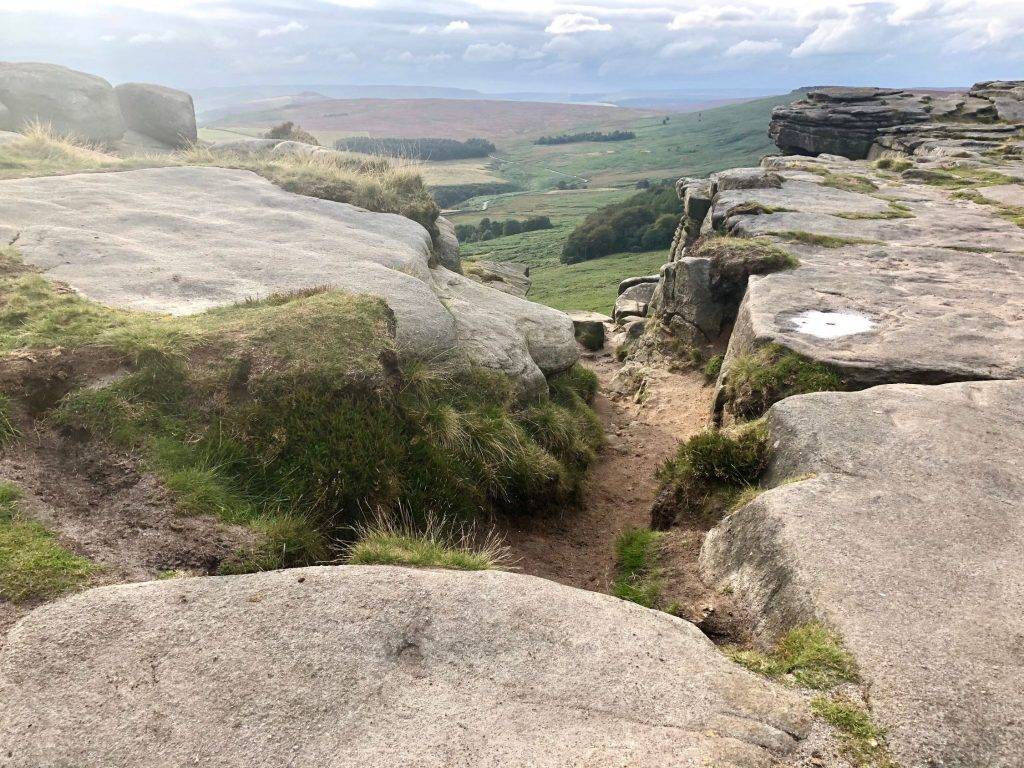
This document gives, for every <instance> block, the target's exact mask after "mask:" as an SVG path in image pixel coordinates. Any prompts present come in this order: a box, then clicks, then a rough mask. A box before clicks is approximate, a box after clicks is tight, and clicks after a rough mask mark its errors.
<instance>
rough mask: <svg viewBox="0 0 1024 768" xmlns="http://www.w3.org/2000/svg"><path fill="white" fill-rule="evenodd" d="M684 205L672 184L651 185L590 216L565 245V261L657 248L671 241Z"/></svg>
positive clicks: (563, 249)
mask: <svg viewBox="0 0 1024 768" xmlns="http://www.w3.org/2000/svg"><path fill="white" fill-rule="evenodd" d="M682 214H683V204H682V202H681V201H680V200H679V196H678V195H677V194H676V191H675V189H674V187H673V186H672V185H670V184H658V185H653V186H651V188H650V189H646V190H644V191H643V192H640V193H639V194H636V195H633V196H632V197H630V198H628V199H626V200H623V201H622V202H621V203H614V204H612V205H606V206H605V207H604V208H601V209H599V210H597V211H595V212H594V213H592V214H590V215H589V216H587V218H586V219H584V220H583V223H582V224H580V225H579V226H578V227H576V229H574V230H573V231H572V233H571V234H570V235H569V238H568V240H566V242H565V246H564V247H563V248H562V256H561V261H562V263H563V264H575V263H576V262H578V261H586V260H588V259H596V258H598V257H600V256H607V255H608V254H610V253H620V252H622V251H657V250H660V249H662V248H668V247H669V246H670V245H671V244H672V237H673V235H674V234H675V231H676V226H677V225H678V224H679V217H680V216H682Z"/></svg>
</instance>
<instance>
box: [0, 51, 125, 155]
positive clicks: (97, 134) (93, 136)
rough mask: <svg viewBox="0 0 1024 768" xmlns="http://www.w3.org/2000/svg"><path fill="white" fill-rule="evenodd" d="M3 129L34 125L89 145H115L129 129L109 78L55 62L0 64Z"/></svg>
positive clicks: (1, 120) (0, 120)
mask: <svg viewBox="0 0 1024 768" xmlns="http://www.w3.org/2000/svg"><path fill="white" fill-rule="evenodd" d="M0 104H2V105H3V106H4V107H5V108H6V109H5V110H0V130H5V131H20V130H22V129H23V128H25V127H26V126H27V125H29V124H31V123H33V122H41V123H48V124H50V125H51V126H52V127H53V129H54V130H55V131H56V132H57V133H60V134H65V135H72V136H75V137H78V138H80V139H85V140H88V141H116V140H117V139H120V138H121V136H122V134H123V133H124V129H125V125H124V120H123V119H122V117H121V109H120V107H119V106H118V103H117V96H116V94H115V93H114V89H113V88H112V87H111V86H110V83H108V82H107V81H106V80H104V79H103V78H101V77H96V76H95V75H87V74H85V73H84V72H76V71H75V70H73V69H68V68H67V67H60V66H57V65H56V64H34V63H11V62H0Z"/></svg>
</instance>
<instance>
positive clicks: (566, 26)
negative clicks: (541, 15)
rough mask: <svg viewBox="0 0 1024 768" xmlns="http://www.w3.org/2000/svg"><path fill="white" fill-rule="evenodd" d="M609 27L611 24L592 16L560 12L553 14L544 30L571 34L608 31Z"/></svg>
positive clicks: (553, 33) (610, 27) (556, 33)
mask: <svg viewBox="0 0 1024 768" xmlns="http://www.w3.org/2000/svg"><path fill="white" fill-rule="evenodd" d="M611 29H612V25H611V24H602V23H601V22H600V21H598V20H597V19H595V18H594V17H593V16H587V15H585V14H582V13H562V14H559V15H558V16H555V18H553V19H552V20H551V23H550V24H548V26H547V28H546V29H545V30H544V31H545V32H547V33H548V34H550V35H571V34H574V33H576V32H610V31H611Z"/></svg>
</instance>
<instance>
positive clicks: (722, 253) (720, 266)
mask: <svg viewBox="0 0 1024 768" xmlns="http://www.w3.org/2000/svg"><path fill="white" fill-rule="evenodd" d="M687 255H688V256H694V257H698V258H705V259H711V261H712V262H713V263H714V267H713V268H714V270H715V272H716V274H717V275H718V276H719V277H724V278H726V279H731V280H736V279H740V278H742V279H744V280H745V279H746V277H748V276H750V275H759V274H765V273H768V272H777V271H779V270H782V269H793V268H795V267H798V266H799V265H800V262H799V260H798V259H797V258H796V257H795V256H794V255H793V254H791V253H790V252H789V251H787V250H786V249H785V248H781V247H779V246H778V245H775V244H774V243H772V242H771V241H769V240H767V239H766V238H763V237H734V236H732V235H711V236H706V237H701V238H699V239H698V240H697V241H696V242H694V244H693V245H691V246H690V247H689V248H688V249H687Z"/></svg>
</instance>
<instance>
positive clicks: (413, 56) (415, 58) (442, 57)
mask: <svg viewBox="0 0 1024 768" xmlns="http://www.w3.org/2000/svg"><path fill="white" fill-rule="evenodd" d="M451 57H452V56H451V54H450V53H420V54H417V53H413V52H412V51H402V52H401V53H400V54H398V55H397V56H395V57H394V59H395V61H400V62H402V63H403V64H413V63H416V64H423V63H427V64H435V63H437V62H439V61H448V60H449V59H450V58H451Z"/></svg>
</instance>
